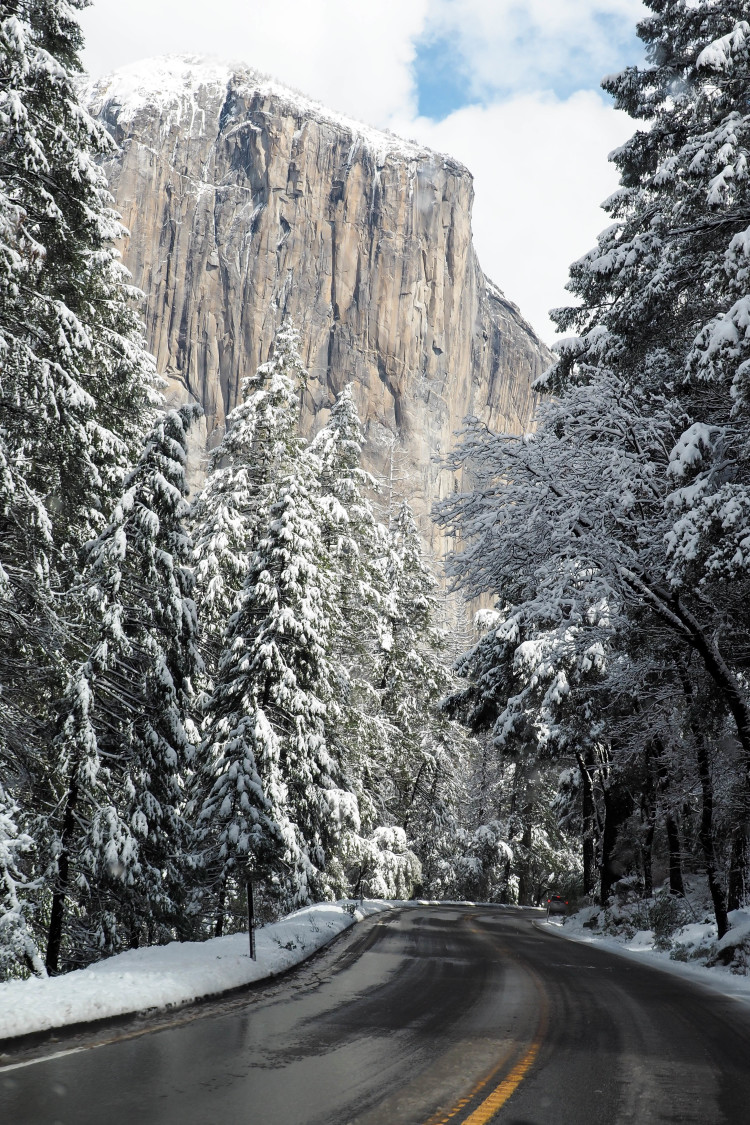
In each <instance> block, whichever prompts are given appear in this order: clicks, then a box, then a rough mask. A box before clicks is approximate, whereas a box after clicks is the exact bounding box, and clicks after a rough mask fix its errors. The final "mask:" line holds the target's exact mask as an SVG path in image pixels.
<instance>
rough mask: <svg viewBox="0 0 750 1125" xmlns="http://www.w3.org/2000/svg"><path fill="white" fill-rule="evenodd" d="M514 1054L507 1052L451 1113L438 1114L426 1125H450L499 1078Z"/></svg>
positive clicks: (457, 1103)
mask: <svg viewBox="0 0 750 1125" xmlns="http://www.w3.org/2000/svg"><path fill="white" fill-rule="evenodd" d="M513 1054H514V1052H513V1051H512V1050H511V1051H506V1052H505V1054H504V1055H503V1057H502V1058H501V1059H500V1060H499V1062H496V1063H495V1065H494V1066H493V1068H492V1070H491V1071H490V1072H489V1074H485V1075H484V1077H483V1078H480V1079H479V1081H478V1082H477V1083H476V1085H475V1086H473V1087H472V1089H471V1090H469V1092H468V1094H466V1095H465V1096H464V1097H463V1098H461V1100H460V1101H459V1102H456V1104H455V1105H454V1107H453V1109H452V1110H451V1111H450V1113H436V1114H434V1115H433V1116H432V1117H431V1118H430V1120H429V1121H428V1122H426V1125H448V1123H449V1122H450V1121H451V1120H452V1119H453V1118H454V1117H455V1116H456V1114H457V1113H460V1112H461V1110H462V1109H465V1108H466V1106H467V1105H468V1104H469V1102H472V1101H473V1100H474V1098H475V1097H476V1096H477V1094H478V1093H479V1092H480V1091H481V1090H483V1089H484V1087H485V1086H488V1085H489V1083H490V1082H491V1081H492V1079H493V1078H496V1077H497V1073H498V1071H500V1070H502V1069H503V1067H504V1066H505V1064H506V1063H507V1061H508V1059H509V1058H511V1056H512V1055H513Z"/></svg>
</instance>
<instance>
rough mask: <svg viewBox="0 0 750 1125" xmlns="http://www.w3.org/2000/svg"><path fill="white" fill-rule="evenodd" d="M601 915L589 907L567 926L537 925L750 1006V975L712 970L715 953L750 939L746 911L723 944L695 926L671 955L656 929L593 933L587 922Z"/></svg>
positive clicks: (704, 926)
mask: <svg viewBox="0 0 750 1125" xmlns="http://www.w3.org/2000/svg"><path fill="white" fill-rule="evenodd" d="M595 913H599V911H598V909H597V908H596V907H587V908H586V909H584V910H581V911H579V913H578V914H572V915H570V916H569V917H567V918H566V919H565V920H564V921H563V922H551V921H546V922H537V925H539V926H543V927H544V928H545V929H548V930H551V931H554V932H556V933H559V934H560V935H561V936H562V937H566V938H569V939H570V940H571V941H578V942H583V943H584V944H586V945H595V946H598V947H599V948H600V949H606V950H607V951H609V952H612V953H619V954H621V955H622V956H624V957H630V958H631V959H633V960H637V961H640V962H641V963H642V964H651V965H653V966H654V967H656V968H659V969H663V970H665V971H666V972H669V973H673V974H674V975H676V976H680V977H683V979H688V980H692V981H694V982H695V983H699V984H702V985H705V986H707V987H709V988H711V989H713V990H714V991H717V992H720V993H721V994H722V995H724V996H732V997H734V998H735V999H737V1000H744V1001H747V1002H750V976H748V975H747V974H746V973H744V972H738V969H737V966H736V965H735V966H734V968H732V967H731V966H729V965H722V964H717V963H715V962H714V961H712V963H711V967H710V968H709V967H707V960H708V958H709V955H710V954H715V953H716V952H717V951H718V950H720V949H721V948H732V947H733V946H734V945H735V944H736V943H739V942H741V941H743V940H745V939H747V938H748V937H750V915H748V914H747V913H746V912H745V911H742V910H736V911H733V912H732V913H731V914H730V922H731V923H732V926H733V929H732V930H730V931H729V933H728V934H727V935H726V937H725V938H724V939H722V941H721V942H717V941H716V927H715V926H714V925H712V924H711V923H708V922H706V923H699V922H694V923H690V924H687V925H684V926H682V927H681V928H680V929H679V930H678V931H677V932H676V934H675V948H673V949H671V950H665V949H659V948H658V947H657V945H656V944H655V936H654V933H653V931H652V930H637V931H636V932H635V933H633V934H632V935H631V936H627V935H625V934H619V935H616V936H615V935H613V934H605V933H593V932H592V930H591V929H590V928H588V925H587V923H589V922H590V920H591V915H592V914H595ZM709 951H710V953H709ZM675 953H676V954H677V956H675ZM683 958H684V959H683Z"/></svg>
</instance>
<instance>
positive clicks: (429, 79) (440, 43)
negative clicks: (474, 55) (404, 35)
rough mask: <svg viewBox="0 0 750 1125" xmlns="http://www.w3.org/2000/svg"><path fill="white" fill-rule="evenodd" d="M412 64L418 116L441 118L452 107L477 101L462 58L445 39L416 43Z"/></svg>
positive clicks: (459, 107)
mask: <svg viewBox="0 0 750 1125" xmlns="http://www.w3.org/2000/svg"><path fill="white" fill-rule="evenodd" d="M413 65H414V75H415V78H416V84H417V97H418V104H417V109H418V111H419V115H420V117H430V118H432V120H433V121H442V120H443V118H445V117H448V115H449V114H451V113H453V112H454V110H457V109H461V108H462V107H463V106H465V105H471V104H472V102H476V101H478V100H479V99H478V98H477V97H472V94H471V82H470V81H469V78H468V75H467V74H466V71H465V70H464V69H463V59H462V58H461V56H460V55H459V54H458V53H457V52H456V50H455V47H454V46H453V45H452V44H450V43H448V42H447V41H446V40H441V39H436V40H431V41H430V42H424V41H423V42H421V43H418V44H417V54H416V58H415V60H414V64H413Z"/></svg>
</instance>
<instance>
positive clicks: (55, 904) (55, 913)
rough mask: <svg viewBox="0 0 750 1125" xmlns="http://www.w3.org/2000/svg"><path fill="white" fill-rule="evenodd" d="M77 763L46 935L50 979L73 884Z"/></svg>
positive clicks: (57, 968) (56, 969)
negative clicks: (72, 859) (71, 874)
mask: <svg viewBox="0 0 750 1125" xmlns="http://www.w3.org/2000/svg"><path fill="white" fill-rule="evenodd" d="M76 774H77V764H74V766H73V780H72V781H71V782H70V785H69V787H68V796H67V799H66V801H65V813H64V816H63V825H62V832H61V833H60V854H59V856H58V857H57V878H56V880H55V887H54V890H53V892H52V907H51V909H50V918H49V930H48V932H47V956H46V958H45V967H46V969H47V972H48V973H49V975H50V976H51V977H53V976H55V975H56V974H57V973H58V972H59V971H60V950H61V949H62V939H63V923H64V921H65V903H66V901H67V897H68V887H69V885H70V846H71V843H72V840H73V835H74V833H75V827H76V806H77V805H78V781H77V780H76Z"/></svg>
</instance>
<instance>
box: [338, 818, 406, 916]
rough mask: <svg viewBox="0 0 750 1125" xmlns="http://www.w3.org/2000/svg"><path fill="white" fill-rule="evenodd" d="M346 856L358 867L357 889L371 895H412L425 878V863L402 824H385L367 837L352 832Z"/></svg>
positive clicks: (391, 896) (390, 896)
mask: <svg viewBox="0 0 750 1125" xmlns="http://www.w3.org/2000/svg"><path fill="white" fill-rule="evenodd" d="M347 859H348V862H349V864H350V866H351V868H352V869H354V870H355V871H356V876H355V878H354V879H353V882H354V884H355V891H356V892H357V893H359V894H360V895H365V896H367V897H368V898H397V899H408V898H411V896H412V893H413V890H414V887H415V885H416V884H417V883H419V881H420V880H421V878H422V865H421V863H420V862H419V860H418V859H417V857H416V856H415V854H414V852H413V851H411V849H410V848H409V846H408V844H407V840H406V833H405V832H404V830H403V828H398V827H395V826H392V827H382V828H376V829H375V831H374V832H373V833H372V834H371V835H370V836H368V837H363V836H352V837H351V841H350V844H349V853H348V856H347Z"/></svg>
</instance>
